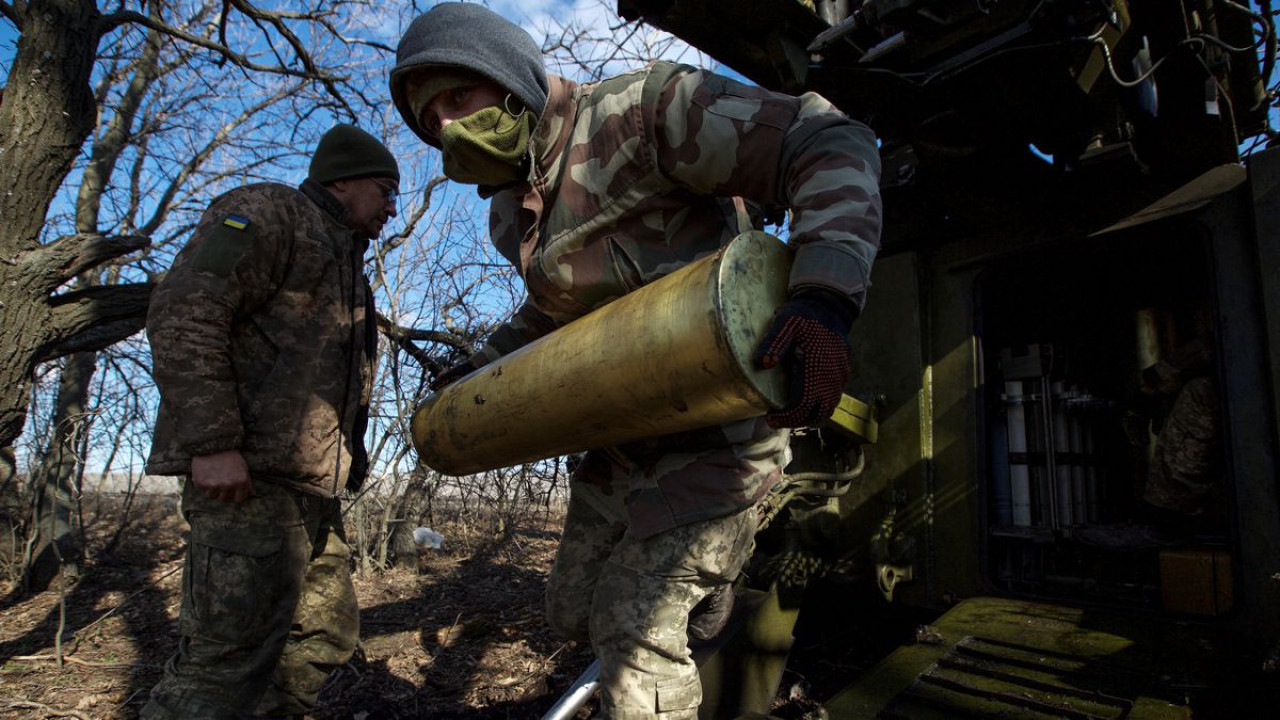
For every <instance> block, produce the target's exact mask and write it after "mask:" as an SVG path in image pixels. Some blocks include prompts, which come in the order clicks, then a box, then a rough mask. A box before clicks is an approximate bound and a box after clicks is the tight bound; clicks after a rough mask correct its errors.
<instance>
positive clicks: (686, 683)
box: [655, 672, 702, 712]
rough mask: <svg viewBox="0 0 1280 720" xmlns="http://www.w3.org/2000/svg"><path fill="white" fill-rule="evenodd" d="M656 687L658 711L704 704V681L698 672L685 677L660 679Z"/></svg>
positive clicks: (690, 708)
mask: <svg viewBox="0 0 1280 720" xmlns="http://www.w3.org/2000/svg"><path fill="white" fill-rule="evenodd" d="M655 689H656V697H655V701H656V703H657V710H658V712H671V711H672V710H693V709H696V708H697V707H698V706H699V705H701V704H702V682H701V681H700V680H699V679H698V673H696V672H691V673H689V675H688V676H685V677H674V678H667V679H665V680H659V681H658V682H657V684H656V685H655Z"/></svg>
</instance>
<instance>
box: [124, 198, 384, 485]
mask: <svg viewBox="0 0 1280 720" xmlns="http://www.w3.org/2000/svg"><path fill="white" fill-rule="evenodd" d="M345 212H346V210H345V209H344V208H343V206H342V205H341V203H339V202H338V201H337V200H336V199H335V198H334V197H333V196H332V195H330V194H329V192H328V191H327V190H325V189H324V188H323V187H321V186H320V185H318V184H315V183H313V182H312V181H310V180H308V181H306V182H304V183H303V185H302V187H301V188H300V189H294V188H291V187H288V186H285V185H278V184H274V183H264V184H258V185H249V186H246V187H242V188H239V189H236V190H232V191H231V192H228V193H226V194H225V195H222V196H221V197H219V198H217V199H216V200H214V201H213V203H211V204H210V206H209V208H208V209H207V210H206V211H205V213H204V216H203V217H202V218H201V220H200V224H199V225H198V226H197V227H196V230H195V233H194V234H193V235H192V237H191V240H190V241H189V242H188V243H187V246H186V247H185V248H184V249H183V250H182V252H181V253H179V254H178V257H177V258H176V259H175V260H174V263H173V267H172V268H171V269H170V270H169V272H168V273H167V274H166V275H165V278H164V280H163V281H162V282H161V283H160V285H159V286H158V287H157V288H156V290H155V293H154V295H153V296H152V300H151V308H150V311H149V313H148V315H147V337H148V339H149V340H150V342H151V353H152V360H153V363H154V368H155V379H156V384H157V385H158V386H159V388H160V411H159V414H158V416H157V418H156V429H155V436H154V438H153V439H152V447H151V456H150V458H149V459H148V461H147V472H149V473H152V474H158V475H185V474H188V473H189V472H190V466H191V458H192V456H196V455H205V454H209V453H215V452H220V451H224V450H232V449H239V450H240V451H241V453H242V454H243V455H244V457H245V460H246V461H247V462H248V465H249V470H250V473H251V474H252V475H253V477H254V478H255V479H259V478H260V479H264V480H268V481H272V482H277V483H282V484H287V485H291V486H295V487H297V488H299V489H301V490H305V491H307V492H311V493H315V494H319V495H324V496H332V495H335V494H337V493H338V492H340V491H341V490H342V489H343V487H344V486H347V487H352V486H358V485H359V483H360V482H361V481H362V480H363V479H364V475H365V472H366V470H367V457H366V455H365V449H364V431H365V427H366V425H367V423H368V406H369V397H370V392H371V388H372V380H373V368H374V365H373V363H374V353H375V352H376V347H377V343H376V336H375V325H374V322H373V306H372V292H371V291H370V289H369V282H368V280H367V279H366V278H365V276H364V273H363V255H364V251H365V249H366V247H367V244H368V243H367V242H365V241H364V240H361V239H357V238H356V237H354V236H353V234H352V232H351V231H350V230H349V229H347V227H346V226H345V225H343V223H342V218H343V216H344V215H345Z"/></svg>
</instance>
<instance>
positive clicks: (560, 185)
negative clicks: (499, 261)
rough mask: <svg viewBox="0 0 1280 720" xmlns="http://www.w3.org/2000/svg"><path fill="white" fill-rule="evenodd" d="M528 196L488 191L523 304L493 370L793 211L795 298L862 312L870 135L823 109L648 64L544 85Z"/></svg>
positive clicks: (868, 242) (810, 99)
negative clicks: (764, 213)
mask: <svg viewBox="0 0 1280 720" xmlns="http://www.w3.org/2000/svg"><path fill="white" fill-rule="evenodd" d="M550 80H551V93H550V97H549V99H548V101H547V108H546V110H545V111H544V113H543V116H542V118H541V120H540V122H539V125H538V127H537V128H536V129H535V137H534V140H533V143H532V144H531V150H530V152H531V153H532V156H533V160H534V163H533V167H532V170H531V174H530V182H529V183H521V184H519V185H517V186H515V187H513V188H508V189H505V190H503V191H501V192H499V193H497V194H496V195H495V196H494V197H493V200H492V203H491V209H490V231H491V234H492V237H493V242H494V244H495V246H496V247H497V249H498V250H499V252H501V253H502V255H503V256H504V257H505V258H506V259H507V260H508V261H510V262H511V263H512V264H514V265H515V266H516V267H518V268H520V270H521V274H522V276H523V277H524V281H525V284H526V286H527V288H528V292H529V297H528V300H527V301H526V302H525V304H524V305H523V306H522V307H521V308H520V309H519V310H518V311H517V313H516V315H515V317H514V318H513V319H512V321H511V322H509V323H508V324H507V325H506V326H505V327H503V328H500V329H499V330H498V331H497V332H495V333H494V335H493V336H492V337H491V338H490V339H489V342H488V344H487V345H486V347H485V348H484V349H483V350H482V353H483V355H484V357H485V358H487V359H489V360H492V359H495V358H496V357H500V356H501V355H504V354H506V353H508V352H511V351H512V350H515V349H516V348H518V347H520V346H522V345H525V344H527V343H528V342H531V341H532V340H534V339H536V338H537V337H540V336H541V335H544V334H546V333H547V332H550V331H551V330H553V329H555V328H557V327H560V326H562V325H565V324H566V323H568V322H570V321H572V320H574V319H576V318H578V317H581V316H582V315H585V314H586V313H588V312H590V311H591V310H594V309H596V308H599V307H601V306H603V305H605V304H607V303H608V302H610V301H612V300H615V299H617V298H618V297H621V296H622V295H625V294H626V293H628V292H631V291H632V290H635V289H636V288H638V287H640V286H642V285H645V284H648V283H650V282H653V281H654V280H656V279H657V278H659V277H662V276H664V275H667V274H669V273H671V272H672V271H674V270H676V269H678V268H680V267H682V266H684V265H686V264H688V263H690V262H692V261H694V260H696V259H698V258H700V257H702V256H704V255H706V254H708V253H711V252H714V251H715V250H717V249H718V248H720V247H721V246H723V245H724V244H725V243H727V242H728V241H729V240H731V239H732V238H733V237H734V236H735V235H737V234H738V233H739V232H741V231H743V230H747V229H750V227H751V224H752V223H751V218H750V215H749V213H748V212H747V209H748V203H750V206H751V207H766V206H767V207H782V208H787V209H789V210H790V211H791V228H790V242H791V243H792V245H794V246H795V247H796V248H797V252H796V257H795V261H794V263H793V269H792V275H791V283H790V285H791V289H792V290H796V289H799V288H804V287H817V288H821V289H825V290H829V291H832V292H835V293H836V294H838V295H842V296H845V297H848V298H850V299H851V300H852V301H853V302H854V303H855V304H856V305H857V306H859V307H860V306H861V305H862V302H863V300H864V298H865V292H866V289H867V287H868V285H869V281H868V276H869V274H870V268H871V263H872V261H873V259H874V257H875V254H876V251H877V249H878V247H879V242H880V221H881V204H880V192H879V177H880V159H879V152H878V150H877V149H876V144H875V143H876V141H875V136H874V134H873V133H872V132H871V130H870V129H869V128H867V127H866V126H865V125H862V124H861V123H857V122H855V121H853V120H850V119H849V118H847V117H845V116H844V115H843V114H841V113H840V112H839V110H837V109H836V108H835V107H834V106H832V105H831V104H830V103H829V102H827V101H826V100H825V99H823V98H822V97H821V96H819V95H816V94H813V93H806V94H804V95H802V96H800V97H793V96H790V95H783V94H779V93H772V92H768V91H766V90H763V89H761V88H758V87H754V86H748V85H745V84H743V83H739V82H736V81H734V80H731V79H729V78H726V77H723V76H719V75H716V74H714V73H709V72H705V71H702V70H697V69H695V68H692V67H689V66H684V65H673V64H671V63H662V62H660V63H655V64H653V65H650V66H649V67H647V68H645V69H643V70H638V71H635V72H632V73H628V74H625V75H621V76H619V77H616V78H612V79H609V80H605V81H603V82H600V83H596V84H591V85H578V84H576V83H573V82H571V81H569V80H566V79H564V78H561V77H558V76H554V75H553V76H551V77H550Z"/></svg>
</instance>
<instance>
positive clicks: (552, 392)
mask: <svg viewBox="0 0 1280 720" xmlns="http://www.w3.org/2000/svg"><path fill="white" fill-rule="evenodd" d="M790 266H791V254H790V251H789V250H788V249H787V247H786V246H785V245H784V244H783V243H782V242H780V241H779V240H778V239H777V238H775V237H773V236H771V235H767V234H765V233H762V232H755V231H753V232H747V233H743V234H741V235H739V236H738V237H736V238H734V239H733V241H732V242H730V243H729V244H728V245H726V246H725V247H724V248H722V249H721V250H720V251H719V252H717V253H715V254H713V255H710V256H707V257H705V258H702V259H701V260H698V261H696V262H693V263H690V264H689V265H686V266H685V267H683V268H681V269H679V270H677V271H676V272H673V273H671V274H670V275H668V276H666V277H664V278H661V279H659V280H656V281H654V282H652V283H650V284H649V285H646V286H645V287H642V288H640V289H639V290H636V291H635V292H632V293H629V294H627V295H625V296H623V297H621V298H619V299H618V300H615V301H613V302H611V303H609V304H608V305H606V306H604V307H602V308H600V309H598V310H596V311H595V312H592V313H591V314H589V315H586V316H585V317H582V318H579V319H578V320H575V321H574V322H572V323H570V324H568V325H566V326H564V327H563V328H560V329H558V330H556V331H555V332H553V333H551V334H550V335H547V336H545V337H542V338H540V339H538V340H537V341H536V342H533V343H530V344H529V345H527V346H525V347H523V348H520V349H519V350H517V351H516V352H513V353H511V354H510V355H506V356H504V357H502V358H499V359H498V360H496V361H494V362H492V363H490V364H489V365H486V366H485V367H483V368H480V369H479V370H477V371H475V372H473V373H471V374H470V375H467V376H466V377H464V378H462V379H460V380H458V381H457V382H454V383H453V384H451V385H449V386H447V387H445V388H444V389H443V390H441V391H440V392H439V393H436V394H435V395H433V396H431V397H429V398H427V400H426V401H425V402H424V403H423V404H422V405H421V406H420V407H419V408H418V409H417V411H416V412H415V413H414V416H413V423H412V434H413V443H414V446H415V447H416V448H417V450H418V455H419V457H420V458H421V459H422V461H423V462H424V463H425V464H426V465H427V466H428V467H430V468H432V469H434V470H436V471H438V472H441V473H444V474H446V475H466V474H470V473H477V472H483V471H485V470H492V469H495V468H500V467H508V466H511V465H518V464H520V463H524V462H533V461H536V460H542V459H546V458H550V457H555V456H557V455H564V454H568V453H573V452H578V451H582V450H588V449H591V448H599V447H607V446H610V445H619V444H623V443H627V442H633V441H636V440H642V439H645V438H651V437H658V436H661V435H666V434H669V433H675V432H683V431H686V430H693V429H696V428H701V427H707V426H710V425H718V424H721V423H727V422H732V421H734V420H742V419H744V418H749V417H753V416H756V415H763V414H764V413H766V412H767V411H769V410H771V409H776V408H779V407H782V405H783V404H785V399H786V385H785V378H784V376H783V374H782V371H781V370H780V369H777V368H775V369H772V370H763V369H759V368H756V367H755V366H754V363H753V362H752V356H753V354H754V353H755V350H756V347H757V345H759V343H760V341H761V340H762V339H763V338H764V334H765V333H766V332H767V330H768V328H769V324H770V320H771V319H772V317H773V313H774V311H775V310H776V309H777V308H778V307H779V306H781V305H782V303H783V302H784V301H785V300H786V295H787V280H788V276H789V273H790Z"/></svg>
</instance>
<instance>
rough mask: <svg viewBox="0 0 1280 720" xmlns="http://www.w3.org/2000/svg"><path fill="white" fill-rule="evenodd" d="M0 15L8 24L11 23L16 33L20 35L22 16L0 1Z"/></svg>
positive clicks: (3, 0) (3, 1)
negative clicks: (7, 20)
mask: <svg viewBox="0 0 1280 720" xmlns="http://www.w3.org/2000/svg"><path fill="white" fill-rule="evenodd" d="M0 15H3V16H4V17H6V18H8V19H9V22H11V23H13V24H14V27H16V28H18V33H19V34H21V33H22V16H20V15H19V14H18V11H17V9H16V8H14V7H13V6H12V5H10V4H9V3H7V2H5V0H0Z"/></svg>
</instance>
